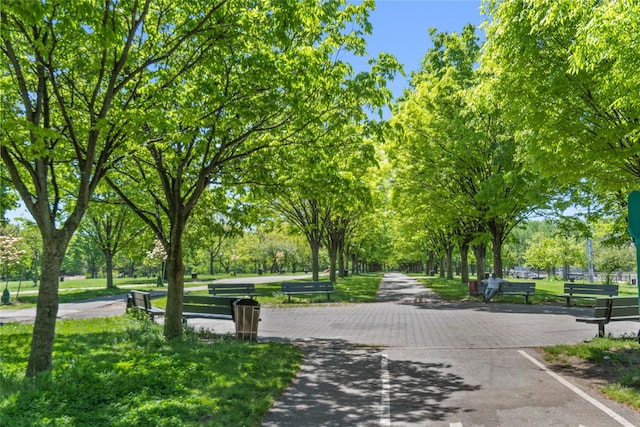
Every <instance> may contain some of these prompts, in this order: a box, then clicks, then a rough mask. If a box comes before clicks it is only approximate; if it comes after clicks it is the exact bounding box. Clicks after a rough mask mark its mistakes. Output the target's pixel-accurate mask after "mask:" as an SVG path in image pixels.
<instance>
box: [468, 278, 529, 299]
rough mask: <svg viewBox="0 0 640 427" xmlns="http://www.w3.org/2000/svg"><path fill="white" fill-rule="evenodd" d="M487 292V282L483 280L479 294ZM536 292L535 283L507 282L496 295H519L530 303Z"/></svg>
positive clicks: (479, 287) (479, 286)
mask: <svg viewBox="0 0 640 427" xmlns="http://www.w3.org/2000/svg"><path fill="white" fill-rule="evenodd" d="M486 290H487V282H486V281H484V280H482V281H481V282H480V283H479V285H478V292H479V293H481V294H484V292H485V291H486ZM535 291H536V284H535V283H534V282H506V283H503V284H502V285H500V290H499V291H498V292H497V293H496V295H518V296H523V297H524V300H525V303H527V304H528V303H529V296H531V295H533V294H534V293H535Z"/></svg>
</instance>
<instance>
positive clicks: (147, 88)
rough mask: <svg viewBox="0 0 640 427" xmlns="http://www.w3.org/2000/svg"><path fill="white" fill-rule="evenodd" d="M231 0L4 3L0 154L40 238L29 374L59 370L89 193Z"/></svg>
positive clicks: (196, 56)
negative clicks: (64, 276)
mask: <svg viewBox="0 0 640 427" xmlns="http://www.w3.org/2000/svg"><path fill="white" fill-rule="evenodd" d="M228 3H230V2H229V1H227V0H219V1H209V0H206V1H205V0H185V1H181V2H178V3H176V2H173V1H166V0H160V1H152V0H131V1H126V2H125V1H123V2H112V1H107V2H104V1H97V0H78V1H72V2H69V1H66V0H52V1H46V2H33V1H14V2H5V3H4V4H3V7H2V11H1V12H0V21H1V24H2V25H1V30H0V34H1V36H2V45H1V52H2V64H3V70H6V71H5V72H3V73H2V77H0V97H1V98H0V99H1V104H2V105H3V119H4V125H3V126H2V130H1V132H0V144H1V149H0V156H1V157H2V162H3V163H4V166H5V168H6V170H7V172H8V174H9V176H10V178H11V181H12V184H13V185H14V186H15V188H16V189H17V191H18V192H19V194H20V197H21V198H22V201H23V203H24V205H25V207H26V208H27V209H28V211H29V213H30V214H31V216H32V217H33V218H34V220H35V222H36V223H37V224H38V227H39V229H40V232H41V234H42V241H43V253H42V276H41V285H40V291H39V295H38V303H37V309H36V319H35V323H34V328H33V336H32V341H31V353H30V356H29V362H28V364H27V370H26V374H27V376H28V377H31V376H34V375H36V374H37V373H38V372H42V371H46V370H48V369H49V368H50V367H51V359H52V351H53V342H54V336H55V321H56V315H57V312H58V278H59V275H60V266H61V264H62V260H63V257H64V254H65V251H66V248H67V246H68V244H69V241H70V239H71V237H72V236H73V234H74V233H75V231H76V229H77V228H78V226H79V224H80V221H81V219H82V217H83V216H84V214H85V212H86V210H87V206H88V204H89V200H90V198H91V195H92V194H93V192H94V191H95V189H96V188H97V186H98V184H99V183H100V181H101V180H102V179H103V178H104V176H105V173H106V171H107V170H108V169H109V168H110V167H111V165H112V162H113V161H114V160H115V159H116V158H117V156H118V155H120V154H121V153H122V151H123V150H124V149H125V146H126V143H127V142H128V141H130V140H131V139H132V137H133V136H134V135H136V134H137V133H139V131H140V129H141V128H142V124H141V123H140V122H139V120H140V117H143V116H144V114H143V113H144V111H146V110H147V109H149V108H150V107H151V106H153V105H155V103H156V99H157V98H159V97H161V96H163V91H162V87H163V86H166V85H170V84H172V82H175V81H176V79H178V78H179V76H182V75H184V74H185V73H186V72H188V70H189V69H191V68H192V67H193V66H194V65H196V64H198V63H199V62H200V61H201V60H202V58H203V57H204V56H205V53H206V52H207V51H208V50H209V49H210V44H211V43H212V42H213V41H215V40H216V39H217V34H219V33H220V32H222V31H232V30H233V29H232V28H228V27H226V26H221V25H218V15H219V14H220V11H221V10H222V9H224V8H225V7H226V5H227V4H228Z"/></svg>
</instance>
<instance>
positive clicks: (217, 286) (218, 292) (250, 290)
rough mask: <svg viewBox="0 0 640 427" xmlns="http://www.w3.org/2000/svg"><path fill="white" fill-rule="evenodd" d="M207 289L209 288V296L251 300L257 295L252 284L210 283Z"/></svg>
mask: <svg viewBox="0 0 640 427" xmlns="http://www.w3.org/2000/svg"><path fill="white" fill-rule="evenodd" d="M207 287H208V288H209V295H214V296H234V297H239V298H245V297H249V298H251V299H253V297H255V296H257V295H258V293H257V292H256V287H255V285H254V284H253V283H211V284H209V285H208V286H207Z"/></svg>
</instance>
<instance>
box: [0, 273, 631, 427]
mask: <svg viewBox="0 0 640 427" xmlns="http://www.w3.org/2000/svg"><path fill="white" fill-rule="evenodd" d="M378 301H379V302H377V303H368V304H331V303H328V304H320V305H314V306H309V307H284V308H278V307H266V306H265V307H262V310H261V318H262V321H261V322H260V325H259V336H260V340H277V341H285V342H295V343H298V344H299V345H301V346H302V347H303V348H304V349H305V354H306V357H305V360H304V363H303V365H302V366H301V370H300V372H299V374H298V376H297V378H296V379H295V380H294V382H293V384H292V385H291V386H290V387H289V389H288V390H287V391H286V392H285V393H284V395H282V396H281V397H280V398H279V399H278V401H277V403H276V404H275V405H274V407H273V408H272V409H271V411H270V412H269V413H268V414H267V415H266V416H265V418H264V420H263V426H264V427H276V426H277V427H283V426H296V427H298V426H314V427H315V426H449V427H451V426H455V427H463V426H521V425H522V426H524V425H526V426H576V427H578V426H591V427H592V426H613V425H625V426H633V425H636V426H639V427H640V414H638V413H637V412H635V411H631V410H629V409H628V408H626V407H623V406H622V405H619V404H616V403H614V402H611V401H608V400H607V399H605V398H603V397H602V396H600V395H599V394H598V393H597V391H595V390H594V389H592V388H590V387H589V385H588V383H587V382H586V381H583V380H581V379H580V378H575V377H574V378H571V379H569V378H566V377H564V376H562V377H559V376H557V374H556V373H553V372H550V371H548V370H547V368H546V367H545V366H544V365H543V364H540V357H541V356H540V353H539V351H538V350H537V348H538V347H539V346H544V345H553V344H573V343H578V342H581V341H584V340H585V339H589V338H591V337H593V336H594V335H595V334H596V331H597V327H596V326H595V325H587V324H584V323H578V322H576V321H575V317H577V316H580V315H584V314H587V313H588V312H590V311H591V309H588V308H586V309H585V308H575V307H569V308H567V307H564V306H560V305H558V306H540V305H526V304H505V303H499V302H498V303H489V304H482V303H479V302H473V301H468V302H459V303H447V302H444V301H442V300H440V299H439V298H437V296H435V295H434V294H433V293H432V292H431V291H429V290H428V289H425V288H424V287H423V286H422V285H421V284H420V283H418V282H417V281H416V280H415V279H412V278H409V277H407V276H405V275H402V274H396V273H389V274H386V275H385V277H384V279H383V280H382V282H381V286H380V290H379V294H378ZM14 311H15V310H14ZM123 311H124V301H123V300H118V299H117V298H115V299H114V298H112V299H103V300H102V301H93V302H87V303H83V304H70V305H65V304H62V305H61V307H60V316H61V317H86V316H89V315H91V316H95V315H112V314H120V313H122V312H123ZM22 312H23V313H22V315H23V316H25V317H27V316H28V315H29V314H28V313H26V312H24V311H22ZM2 316H4V317H5V319H4V321H6V316H7V311H6V310H2V311H0V322H1V321H3V319H2ZM189 324H190V325H192V326H196V327H204V328H208V329H213V330H214V331H216V332H219V333H225V332H230V333H232V332H234V325H233V323H232V322H228V321H215V320H200V319H193V320H189ZM637 330H638V323H637V322H617V323H614V324H611V325H608V326H607V331H608V332H611V333H613V334H616V335H618V334H623V333H627V334H635V333H636V332H637Z"/></svg>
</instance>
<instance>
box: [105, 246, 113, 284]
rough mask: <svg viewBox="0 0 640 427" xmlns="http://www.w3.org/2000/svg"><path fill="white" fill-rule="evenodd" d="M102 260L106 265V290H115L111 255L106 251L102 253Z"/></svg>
mask: <svg viewBox="0 0 640 427" xmlns="http://www.w3.org/2000/svg"><path fill="white" fill-rule="evenodd" d="M104 258H105V261H106V263H107V289H112V288H115V286H114V284H113V253H112V252H111V250H109V249H107V250H105V251H104Z"/></svg>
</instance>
